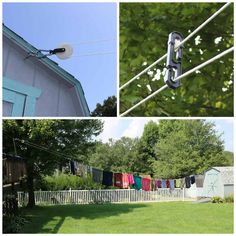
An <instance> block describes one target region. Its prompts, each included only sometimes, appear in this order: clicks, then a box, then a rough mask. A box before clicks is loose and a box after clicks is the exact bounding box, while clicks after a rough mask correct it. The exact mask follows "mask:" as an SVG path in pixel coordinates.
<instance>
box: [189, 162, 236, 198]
mask: <svg viewBox="0 0 236 236" xmlns="http://www.w3.org/2000/svg"><path fill="white" fill-rule="evenodd" d="M233 194H234V167H232V166H228V167H212V168H210V169H209V170H207V171H206V172H205V173H204V181H203V186H202V187H197V186H196V184H193V185H191V187H190V188H189V189H185V196H186V197H190V198H199V197H215V196H219V197H222V198H224V197H227V196H229V195H233Z"/></svg>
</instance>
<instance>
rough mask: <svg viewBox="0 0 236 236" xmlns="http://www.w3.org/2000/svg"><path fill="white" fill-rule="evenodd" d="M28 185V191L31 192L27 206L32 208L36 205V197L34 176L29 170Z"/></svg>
mask: <svg viewBox="0 0 236 236" xmlns="http://www.w3.org/2000/svg"><path fill="white" fill-rule="evenodd" d="M27 186H28V193H29V202H28V204H27V207H29V208H32V207H34V206H35V199H34V178H33V175H32V174H31V173H29V172H28V177H27Z"/></svg>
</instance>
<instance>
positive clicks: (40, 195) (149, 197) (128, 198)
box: [18, 189, 185, 206]
mask: <svg viewBox="0 0 236 236" xmlns="http://www.w3.org/2000/svg"><path fill="white" fill-rule="evenodd" d="M184 200H185V196H184V190H183V189H173V190H171V189H158V190H156V191H142V190H139V191H137V190H134V189H117V190H116V189H115V190H113V189H112V190H67V191H36V192H35V203H36V204H38V205H62V204H92V203H94V204H95V203H131V202H132V203H133V202H161V201H184ZM18 202H19V205H21V206H22V205H26V204H27V202H28V194H27V193H24V192H18Z"/></svg>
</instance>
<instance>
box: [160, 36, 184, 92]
mask: <svg viewBox="0 0 236 236" xmlns="http://www.w3.org/2000/svg"><path fill="white" fill-rule="evenodd" d="M178 41H179V42H182V41H183V36H182V34H181V33H179V32H171V33H170V34H169V38H168V49H167V59H166V68H167V71H166V74H165V77H164V81H165V83H166V84H167V85H168V87H169V88H172V89H176V88H178V87H179V86H180V81H179V80H178V81H174V79H175V78H177V77H179V76H180V75H181V74H182V66H181V59H182V57H183V45H181V46H179V47H178V45H176V42H178ZM176 47H177V49H176V50H175V48H176ZM174 56H175V58H174ZM175 72H176V73H175Z"/></svg>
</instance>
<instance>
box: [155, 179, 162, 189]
mask: <svg viewBox="0 0 236 236" xmlns="http://www.w3.org/2000/svg"><path fill="white" fill-rule="evenodd" d="M156 188H161V180H159V179H158V180H156Z"/></svg>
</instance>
